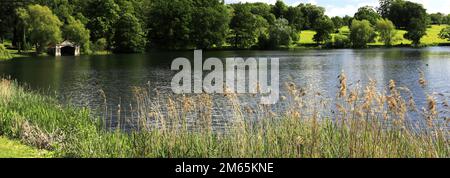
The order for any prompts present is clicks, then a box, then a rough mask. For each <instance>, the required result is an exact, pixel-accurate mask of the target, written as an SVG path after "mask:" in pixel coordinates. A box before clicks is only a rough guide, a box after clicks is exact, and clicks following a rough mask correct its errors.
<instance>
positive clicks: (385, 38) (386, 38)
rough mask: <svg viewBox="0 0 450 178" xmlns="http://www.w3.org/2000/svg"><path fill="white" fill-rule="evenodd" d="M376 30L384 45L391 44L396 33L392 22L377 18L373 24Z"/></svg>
mask: <svg viewBox="0 0 450 178" xmlns="http://www.w3.org/2000/svg"><path fill="white" fill-rule="evenodd" d="M375 29H376V31H377V32H378V33H379V35H380V40H381V41H382V42H383V43H384V45H385V46H391V45H392V43H393V42H394V40H395V36H396V35H397V30H396V29H395V25H394V23H392V21H390V20H388V19H379V20H378V21H377V23H376V25H375Z"/></svg>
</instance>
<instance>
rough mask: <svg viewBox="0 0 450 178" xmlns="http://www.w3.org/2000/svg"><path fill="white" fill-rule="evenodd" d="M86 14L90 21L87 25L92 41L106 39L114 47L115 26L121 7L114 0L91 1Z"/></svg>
mask: <svg viewBox="0 0 450 178" xmlns="http://www.w3.org/2000/svg"><path fill="white" fill-rule="evenodd" d="M85 13H86V14H84V15H85V16H86V18H88V19H89V22H88V24H87V27H88V29H89V30H90V31H91V40H92V41H97V40H98V39H100V38H106V39H107V41H108V44H109V45H108V46H110V47H111V46H112V43H113V41H112V37H113V36H114V25H115V23H116V22H117V20H118V19H119V15H120V7H119V6H118V5H117V4H116V2H115V1H114V0H89V1H88V4H87V7H86V9H85Z"/></svg>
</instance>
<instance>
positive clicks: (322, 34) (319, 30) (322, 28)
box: [313, 16, 335, 44]
mask: <svg viewBox="0 0 450 178" xmlns="http://www.w3.org/2000/svg"><path fill="white" fill-rule="evenodd" d="M334 29H335V28H334V24H333V21H332V20H331V19H330V18H328V17H326V16H325V17H324V18H322V19H320V20H318V21H317V24H316V25H315V28H314V30H315V31H316V34H315V35H314V37H313V40H314V41H315V42H317V44H320V43H322V42H326V41H329V40H330V39H331V33H333V31H334Z"/></svg>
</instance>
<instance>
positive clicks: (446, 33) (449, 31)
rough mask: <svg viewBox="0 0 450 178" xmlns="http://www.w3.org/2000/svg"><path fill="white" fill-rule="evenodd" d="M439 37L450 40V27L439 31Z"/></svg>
mask: <svg viewBox="0 0 450 178" xmlns="http://www.w3.org/2000/svg"><path fill="white" fill-rule="evenodd" d="M439 37H440V38H442V39H447V40H449V41H450V27H447V28H444V29H442V30H441V32H440V33H439Z"/></svg>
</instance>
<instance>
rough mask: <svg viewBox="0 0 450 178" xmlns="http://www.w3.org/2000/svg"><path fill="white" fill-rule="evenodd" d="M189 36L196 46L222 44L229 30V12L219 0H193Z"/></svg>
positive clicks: (206, 46)
mask: <svg viewBox="0 0 450 178" xmlns="http://www.w3.org/2000/svg"><path fill="white" fill-rule="evenodd" d="M194 7H195V8H194V12H193V17H192V28H191V29H192V31H191V35H190V36H191V38H192V41H193V42H194V44H195V46H196V47H197V48H211V47H214V46H222V44H223V42H225V40H226V37H227V33H228V30H229V26H228V25H229V23H230V14H229V11H228V9H227V7H226V6H225V5H224V4H223V3H222V2H220V1H219V0H206V1H205V0H196V1H194Z"/></svg>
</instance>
